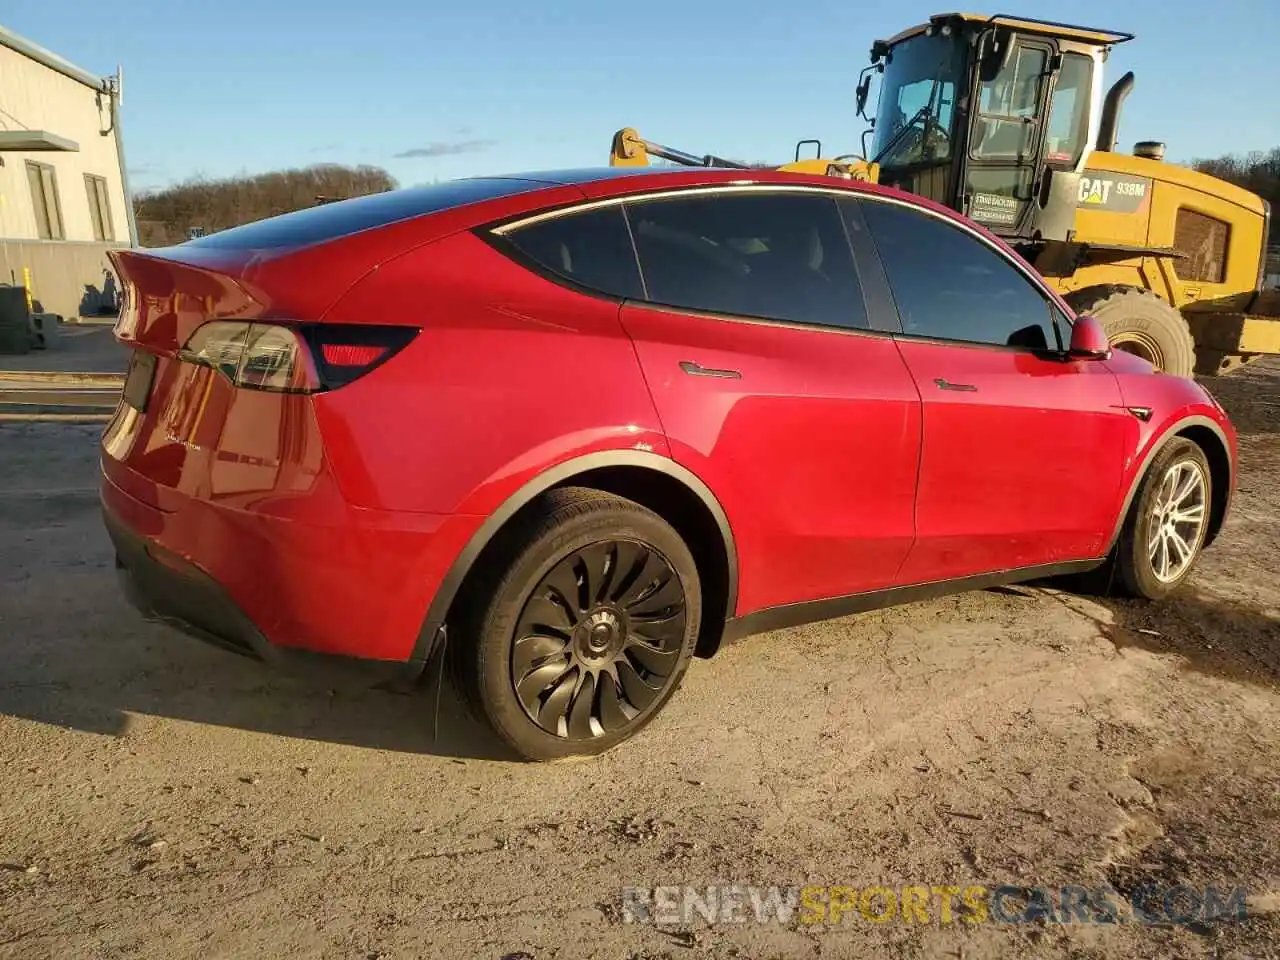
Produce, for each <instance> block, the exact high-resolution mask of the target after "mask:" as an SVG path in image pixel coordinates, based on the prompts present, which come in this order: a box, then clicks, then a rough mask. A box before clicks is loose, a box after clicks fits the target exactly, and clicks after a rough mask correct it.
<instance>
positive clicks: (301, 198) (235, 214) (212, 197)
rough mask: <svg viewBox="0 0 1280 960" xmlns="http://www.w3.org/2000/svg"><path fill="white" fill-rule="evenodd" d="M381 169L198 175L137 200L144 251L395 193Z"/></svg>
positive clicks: (334, 166) (329, 166)
mask: <svg viewBox="0 0 1280 960" xmlns="http://www.w3.org/2000/svg"><path fill="white" fill-rule="evenodd" d="M396 186H397V184H396V181H395V180H394V179H393V178H392V176H391V175H390V174H389V173H387V171H385V170H383V169H382V168H381V167H372V166H361V167H345V166H339V165H337V164H321V165H318V166H314V167H305V168H302V169H295V170H277V171H274V172H271V173H261V174H257V175H255V176H245V177H229V178H226V179H222V180H207V179H204V178H201V177H197V178H194V179H191V180H187V181H185V182H183V183H179V184H175V185H173V186H170V187H166V188H164V189H163V190H156V191H151V192H147V193H143V194H140V195H138V196H137V197H135V198H134V211H135V213H136V215H137V220H138V233H139V240H140V242H141V243H142V245H143V246H144V247H158V246H165V245H168V244H172V243H180V242H182V241H183V240H185V239H187V237H188V235H189V231H191V230H203V231H205V232H207V233H213V232H215V231H218V230H226V229H227V228H228V227H235V226H239V225H240V224H242V223H250V222H252V221H254V220H262V219H264V218H266V217H273V216H276V215H277V214H281V213H289V212H291V211H293V210H301V209H302V208H304V207H313V206H315V205H316V204H318V203H329V202H332V201H335V200H345V199H348V198H349V197H359V196H365V195H367V194H370V193H382V192H384V191H386V190H394V189H395V188H396Z"/></svg>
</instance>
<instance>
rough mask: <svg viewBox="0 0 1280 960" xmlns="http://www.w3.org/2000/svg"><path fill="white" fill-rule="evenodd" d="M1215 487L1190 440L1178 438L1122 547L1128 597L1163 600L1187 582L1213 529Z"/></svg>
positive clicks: (1154, 473)
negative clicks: (1212, 497)
mask: <svg viewBox="0 0 1280 960" xmlns="http://www.w3.org/2000/svg"><path fill="white" fill-rule="evenodd" d="M1212 483H1213V480H1212V474H1211V473H1210V471H1209V461H1208V460H1207V459H1206V458H1205V455H1204V451H1203V450H1201V449H1200V447H1199V446H1198V445H1197V444H1195V443H1194V442H1192V441H1191V440H1187V439H1186V438H1183V437H1178V438H1176V439H1174V440H1171V441H1170V442H1169V443H1168V444H1167V445H1166V446H1165V448H1164V449H1163V450H1161V451H1160V453H1159V454H1157V455H1156V457H1155V459H1154V460H1153V461H1152V462H1151V467H1150V468H1149V469H1148V470H1147V473H1146V475H1145V476H1144V477H1143V479H1142V484H1141V486H1140V487H1139V489H1138V493H1137V496H1135V497H1134V501H1133V504H1132V505H1131V506H1130V508H1129V515H1128V517H1126V518H1125V525H1124V529H1123V530H1122V531H1121V535H1120V542H1119V543H1118V544H1117V552H1116V560H1115V562H1116V573H1117V574H1118V575H1119V577H1118V579H1119V581H1120V583H1121V585H1122V586H1123V587H1124V588H1125V590H1126V591H1127V592H1128V593H1130V594H1131V595H1133V596H1137V597H1145V598H1147V599H1149V600H1159V599H1162V598H1164V597H1166V596H1168V595H1169V594H1171V593H1172V592H1173V591H1174V590H1176V589H1177V588H1178V587H1179V585H1181V584H1182V583H1183V581H1185V580H1186V579H1187V576H1188V575H1189V574H1190V573H1191V570H1192V567H1193V566H1194V565H1195V562H1196V560H1197V558H1198V557H1199V556H1200V550H1201V548H1202V547H1203V546H1204V540H1205V534H1206V532H1207V531H1208V528H1209V512H1210V508H1211V504H1212V502H1213V501H1212V499H1211V496H1212V493H1213V487H1212Z"/></svg>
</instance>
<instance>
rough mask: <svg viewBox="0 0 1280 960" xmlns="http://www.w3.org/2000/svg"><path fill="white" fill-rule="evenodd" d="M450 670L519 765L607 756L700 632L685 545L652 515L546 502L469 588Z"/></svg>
mask: <svg viewBox="0 0 1280 960" xmlns="http://www.w3.org/2000/svg"><path fill="white" fill-rule="evenodd" d="M470 577H471V583H472V584H473V587H472V589H471V592H470V593H469V595H468V596H467V598H466V599H465V600H464V601H463V602H462V603H460V605H459V610H458V615H457V616H456V617H455V619H454V621H453V626H454V628H455V629H454V631H453V640H452V641H451V646H450V650H451V654H450V659H451V661H452V664H453V670H454V678H455V682H456V684H457V687H458V689H459V691H460V692H461V693H462V695H463V700H464V702H465V703H466V704H467V706H468V707H469V708H470V710H471V712H472V713H473V714H474V715H475V716H476V717H477V718H478V719H479V720H480V721H481V722H483V723H484V724H486V725H487V726H488V727H489V728H490V729H491V730H493V732H494V733H496V734H497V735H498V737H499V738H500V739H502V740H503V741H505V742H506V744H507V745H508V746H510V747H512V748H513V749H514V750H515V751H516V752H517V753H518V754H520V756H522V757H524V758H525V759H528V760H561V759H568V758H570V757H574V758H577V757H584V756H590V755H593V754H599V753H604V752H605V751H607V750H610V749H612V748H613V747H615V746H617V745H618V744H619V743H622V742H623V741H624V740H627V739H629V738H630V737H632V736H634V735H635V734H636V733H638V732H639V731H640V730H641V729H642V728H644V727H645V726H646V725H647V724H648V723H649V722H650V721H651V720H653V718H654V717H656V716H657V715H658V714H659V713H660V712H661V711H662V709H663V708H664V707H665V706H666V704H667V702H668V701H669V700H670V699H671V697H672V696H674V695H675V693H676V691H677V690H678V689H679V688H680V684H681V683H682V681H683V679H684V675H685V673H686V671H687V670H688V667H689V663H690V661H691V660H692V659H693V653H694V647H695V646H696V644H697V640H698V631H699V629H700V627H701V624H702V616H703V611H702V581H701V578H700V576H699V571H698V565H697V563H696V562H695V561H694V559H693V554H692V553H691V552H690V550H689V546H688V544H686V543H685V541H684V539H683V538H682V537H681V536H680V534H679V532H677V531H676V530H675V528H673V527H672V526H671V524H669V523H668V522H667V521H666V520H664V519H663V518H662V517H661V516H659V515H658V514H657V513H655V512H654V511H653V510H650V509H649V508H648V507H645V506H643V505H642V504H640V503H637V502H636V501H634V500H629V499H627V498H625V497H620V496H617V495H615V494H610V493H605V492H604V491H602V490H593V489H590V488H587V487H562V488H557V489H554V490H550V491H548V492H547V493H545V494H543V495H542V496H540V497H539V498H538V499H537V500H536V501H534V502H533V503H531V504H530V505H529V506H528V507H527V508H526V509H525V510H524V512H523V513H522V514H521V515H520V516H519V517H518V518H517V519H516V520H514V521H512V523H511V525H510V526H509V527H507V528H506V529H504V530H502V531H501V532H500V534H499V537H498V538H497V539H496V542H495V544H494V545H493V549H491V550H490V551H489V552H488V554H487V556H486V557H485V559H484V560H483V561H482V565H481V566H480V567H479V568H478V569H477V570H476V571H474V572H473V574H471V575H470Z"/></svg>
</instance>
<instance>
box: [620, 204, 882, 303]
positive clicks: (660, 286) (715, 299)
mask: <svg viewBox="0 0 1280 960" xmlns="http://www.w3.org/2000/svg"><path fill="white" fill-rule="evenodd" d="M627 215H628V218H629V219H630V222H631V234H632V236H633V238H634V240H635V247H636V252H637V253H638V255H639V258H640V269H641V272H642V273H643V276H644V282H645V287H646V290H647V292H648V298H649V300H651V301H653V302H655V303H661V304H667V305H670V306H674V307H684V308H687V309H691V310H705V311H709V312H713V313H727V314H732V315H736V316H748V317H763V318H767V319H772V320H786V321H792V322H795V323H808V324H819V325H822V326H832V327H856V328H866V327H867V325H868V324H867V311H866V307H865V305H864V303H863V299H862V290H861V286H860V285H859V283H858V277H857V272H856V270H855V268H854V264H853V254H852V252H851V251H850V248H849V241H848V237H847V236H846V234H845V232H844V225H843V223H842V222H841V217H840V211H839V208H838V207H837V205H836V201H835V199H834V198H833V197H831V196H827V195H823V194H805V193H742V192H717V193H708V194H701V195H698V196H689V197H671V198H664V199H653V200H644V201H638V202H635V203H630V204H628V205H627Z"/></svg>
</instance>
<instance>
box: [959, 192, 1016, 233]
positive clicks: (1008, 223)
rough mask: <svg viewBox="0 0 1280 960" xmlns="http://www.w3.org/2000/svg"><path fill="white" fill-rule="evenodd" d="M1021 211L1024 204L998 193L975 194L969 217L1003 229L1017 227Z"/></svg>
mask: <svg viewBox="0 0 1280 960" xmlns="http://www.w3.org/2000/svg"><path fill="white" fill-rule="evenodd" d="M1021 211H1022V204H1020V203H1019V202H1018V201H1017V200H1015V199H1014V198H1013V197H1002V196H1000V195H999V194H996V193H974V194H973V199H972V201H971V203H970V205H969V216H971V217H972V218H973V219H974V220H978V221H980V222H982V223H990V224H995V225H997V226H1002V227H1012V226H1016V225H1017V223H1018V214H1019V213H1021Z"/></svg>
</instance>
